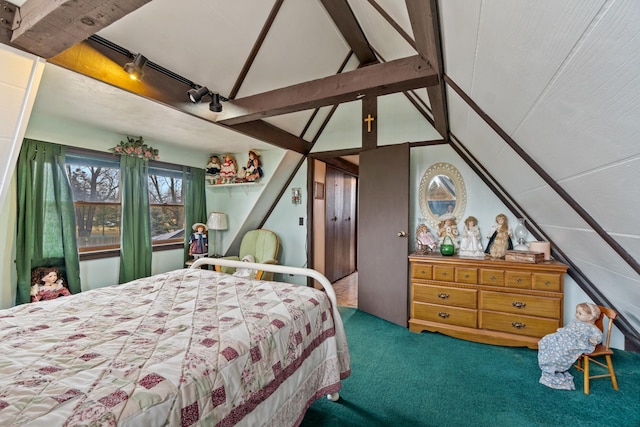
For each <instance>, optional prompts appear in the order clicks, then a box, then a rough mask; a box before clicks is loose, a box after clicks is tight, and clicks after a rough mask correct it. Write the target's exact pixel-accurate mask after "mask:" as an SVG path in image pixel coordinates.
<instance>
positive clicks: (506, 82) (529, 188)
mask: <svg viewBox="0 0 640 427" xmlns="http://www.w3.org/2000/svg"><path fill="white" fill-rule="evenodd" d="M462 3H463V2H459V1H453V2H449V1H447V2H440V3H439V4H440V5H441V14H442V16H443V22H444V23H445V24H444V35H443V40H444V44H445V60H446V64H445V71H446V73H447V75H448V76H449V77H450V78H452V80H453V81H454V82H455V83H456V84H457V85H458V86H460V87H461V88H462V89H463V90H464V91H465V92H466V93H467V94H468V95H469V96H470V97H471V99H473V101H474V102H476V103H477V104H478V105H479V107H480V108H481V109H482V110H483V111H484V112H485V113H486V114H487V115H488V116H489V117H491V118H492V119H493V120H494V121H495V122H496V123H497V124H498V125H499V126H500V127H501V128H502V129H503V130H504V131H506V132H507V134H509V135H510V136H511V137H512V138H513V140H514V141H515V143H516V144H517V145H518V146H519V147H520V148H522V149H523V151H524V153H525V155H526V156H529V157H531V159H532V160H533V162H535V163H536V164H537V165H538V166H539V167H541V169H542V170H543V171H544V172H546V173H547V174H548V175H549V176H550V177H551V178H552V179H554V180H555V181H556V182H558V184H559V185H560V187H561V188H562V190H563V191H565V192H566V193H567V194H568V195H569V197H571V198H572V199H573V200H575V202H577V203H579V204H580V205H581V206H582V208H584V209H585V210H586V212H587V214H588V215H589V216H591V217H592V218H593V219H595V221H596V223H598V224H599V226H601V227H602V228H603V229H604V230H605V231H606V232H608V233H609V235H610V236H612V237H613V238H614V239H616V240H617V242H618V243H619V244H620V245H621V246H622V247H623V248H624V249H626V250H627V251H628V252H629V254H630V255H631V257H632V258H633V259H637V258H638V255H639V254H640V253H639V252H637V248H638V246H640V244H638V242H640V236H638V231H637V228H636V227H635V220H634V214H633V213H634V212H638V210H639V209H640V193H639V192H637V191H633V190H632V189H633V188H634V187H635V186H637V183H638V182H640V173H638V172H636V171H637V170H638V159H639V158H640V155H639V154H640V147H638V145H637V144H629V141H631V140H634V139H637V136H638V135H640V124H639V123H640V122H639V121H638V120H637V117H638V113H640V111H639V110H638V109H639V108H640V84H639V81H638V77H637V76H638V74H637V72H635V73H633V72H632V71H631V70H637V69H638V68H640V64H639V63H638V62H639V61H640V59H638V55H637V54H636V52H637V50H638V45H639V43H640V36H639V34H640V29H638V26H637V22H638V21H639V19H640V8H638V7H637V4H634V3H633V2H624V1H623V2H610V1H604V0H603V1H595V0H594V1H586V2H579V1H569V2H544V3H540V2H526V1H513V2H489V1H482V0H478V1H476V2H472V3H473V5H468V2H466V1H465V2H464V6H463V5H462ZM464 25H466V26H467V27H468V28H466V29H465V28H462V27H464ZM474 28H477V32H474V31H473V29H474ZM472 47H473V49H472ZM471 51H473V52H474V55H473V56H472V58H473V60H470V59H469V56H468V55H469V53H470V52H471ZM448 99H449V112H450V126H451V129H452V133H453V134H454V135H456V137H457V138H459V139H460V140H461V141H462V143H463V145H464V146H465V147H467V149H469V150H470V152H471V153H472V155H473V156H474V157H475V158H476V159H478V161H479V162H480V163H481V164H482V165H483V166H484V167H485V168H486V169H487V170H488V171H489V173H490V174H491V175H492V176H493V177H494V178H495V179H496V181H497V182H498V184H499V185H501V186H502V187H503V188H505V190H506V191H507V192H508V193H509V194H510V196H511V198H512V199H513V200H514V201H515V202H516V203H518V204H519V205H520V206H522V208H523V209H524V210H525V212H526V213H527V214H528V215H530V217H531V218H532V219H533V220H534V221H535V222H536V224H537V225H538V226H539V227H541V229H542V230H543V231H544V232H545V233H546V234H547V235H548V236H549V238H550V239H551V240H552V241H553V242H554V243H556V244H557V245H558V246H559V247H560V248H561V250H562V252H563V253H565V254H566V255H567V256H568V257H569V258H570V259H571V261H572V262H573V263H574V265H575V266H576V267H577V268H578V269H580V270H581V271H582V272H583V273H585V274H586V275H587V277H589V279H590V280H591V281H592V282H593V283H594V285H595V286H596V288H597V289H599V291H600V292H602V293H603V294H604V295H606V298H608V299H609V301H610V302H611V303H613V304H614V305H615V306H616V308H617V309H618V310H619V311H620V312H621V313H622V315H623V316H624V317H625V319H627V320H628V321H629V322H630V323H631V324H632V325H633V326H634V327H635V328H636V330H639V329H640V319H638V315H637V314H634V313H638V312H640V298H639V297H638V295H639V293H640V292H638V287H639V277H638V273H637V271H635V270H634V268H633V267H632V266H631V265H630V263H628V262H627V261H626V260H625V258H624V257H622V256H621V255H620V254H618V253H616V252H615V251H614V250H613V249H612V248H611V247H610V246H609V244H608V243H607V242H606V241H605V240H604V239H603V238H602V237H600V236H599V235H598V234H597V233H596V232H595V230H592V229H591V227H590V226H589V225H588V223H587V222H586V221H585V219H583V218H582V217H581V216H580V215H579V214H578V212H577V211H576V210H575V209H574V208H573V207H572V205H573V204H575V202H573V201H570V202H569V203H568V202H566V201H565V200H563V199H562V197H560V196H559V195H558V194H557V193H556V192H555V190H553V189H552V188H551V187H550V186H549V185H548V184H546V183H544V182H543V180H542V179H541V177H540V176H538V174H537V172H535V171H534V170H533V169H532V168H530V167H529V166H528V165H527V163H526V162H525V161H523V159H522V158H520V156H519V155H518V154H517V153H516V152H515V151H514V150H513V149H512V148H511V147H509V145H508V144H507V142H505V141H504V140H503V139H502V138H500V137H499V136H498V134H496V133H495V132H494V131H493V130H492V129H491V128H490V127H489V126H488V125H487V124H486V123H485V122H484V120H483V119H482V118H481V117H480V116H478V115H477V114H476V113H475V112H474V111H472V109H471V108H468V107H467V106H466V105H465V104H466V103H465V102H464V101H463V100H462V99H461V98H460V97H458V96H457V95H456V94H454V93H452V91H451V90H449V91H448ZM587 147H588V149H587ZM515 177H517V179H514V178H515ZM634 183H635V184H634Z"/></svg>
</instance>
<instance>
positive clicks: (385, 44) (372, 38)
mask: <svg viewBox="0 0 640 427" xmlns="http://www.w3.org/2000/svg"><path fill="white" fill-rule="evenodd" d="M379 3H380V5H381V6H382V7H383V8H384V10H385V12H386V13H387V14H389V16H390V17H391V19H393V20H394V21H395V22H396V23H397V24H398V25H400V26H401V27H402V28H403V30H404V31H405V33H406V34H408V35H409V37H411V38H412V39H413V32H412V29H411V22H410V21H409V15H408V13H407V8H406V7H405V5H404V2H402V1H391V2H389V1H387V2H379ZM384 3H386V4H384ZM349 4H350V6H351V9H352V10H353V13H354V15H355V16H356V18H357V19H358V22H360V26H361V27H362V29H363V31H364V33H365V36H366V37H367V40H369V44H370V45H371V46H373V47H374V49H375V50H376V52H377V53H378V54H379V55H380V56H381V57H382V58H383V59H384V61H392V60H394V59H400V58H406V57H408V56H413V55H415V54H416V53H417V52H416V50H415V49H414V48H413V47H412V46H411V45H410V44H409V42H407V41H406V40H405V39H404V38H403V37H402V36H401V35H400V34H399V33H398V32H397V31H396V30H395V29H394V28H393V27H392V26H391V24H390V23H389V22H388V21H387V20H386V19H385V18H384V17H383V16H382V15H381V14H380V13H379V12H378V11H377V10H375V9H374V8H373V6H372V5H371V2H368V1H365V0H357V1H353V0H352V1H350V2H349Z"/></svg>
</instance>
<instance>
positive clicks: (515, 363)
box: [301, 307, 640, 427]
mask: <svg viewBox="0 0 640 427" xmlns="http://www.w3.org/2000/svg"><path fill="white" fill-rule="evenodd" d="M340 312H341V313H342V319H343V321H344V324H345V330H346V333H347V340H348V342H349V351H350V354H351V369H352V372H351V376H350V377H349V378H347V379H346V380H345V381H344V382H343V388H342V391H341V392H340V400H339V401H338V402H330V401H328V400H327V399H320V400H318V401H316V402H315V403H314V404H313V405H312V406H311V407H310V408H309V410H308V411H307V414H306V415H305V418H304V420H303V422H302V424H301V425H302V426H306V427H308V426H581V427H582V426H599V427H602V426H633V427H638V426H640V354H637V353H631V352H625V351H617V350H616V352H615V354H614V356H613V365H614V369H615V371H616V376H617V378H618V385H619V388H620V390H619V391H615V390H613V388H612V387H611V381H610V380H609V379H608V378H605V379H595V380H591V394H589V395H585V394H584V393H583V391H582V385H583V381H582V376H581V372H579V371H577V370H575V368H572V369H571V371H570V372H571V373H572V374H573V376H574V378H575V384H576V390H574V391H566V390H553V389H550V388H547V387H545V386H543V385H542V384H540V383H538V379H539V378H540V370H539V368H538V359H537V355H538V353H537V351H535V350H530V349H527V348H512V347H499V346H493V345H486V344H478V343H473V342H468V341H464V340H459V339H456V338H451V337H447V336H444V335H441V334H437V333H427V332H425V333H421V334H417V333H412V332H409V330H408V329H405V328H402V327H400V326H397V325H395V324H392V323H389V322H386V321H384V320H382V319H379V318H377V317H374V316H371V315H369V314H366V313H364V312H361V311H358V310H355V309H350V308H344V307H341V308H340Z"/></svg>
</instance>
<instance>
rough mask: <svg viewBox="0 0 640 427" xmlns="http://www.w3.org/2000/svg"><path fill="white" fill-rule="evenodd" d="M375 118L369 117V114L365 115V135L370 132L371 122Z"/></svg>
mask: <svg viewBox="0 0 640 427" xmlns="http://www.w3.org/2000/svg"><path fill="white" fill-rule="evenodd" d="M374 120H375V118H373V117H371V114H367V117H366V118H365V119H364V121H365V122H367V133H369V132H371V122H372V121H374Z"/></svg>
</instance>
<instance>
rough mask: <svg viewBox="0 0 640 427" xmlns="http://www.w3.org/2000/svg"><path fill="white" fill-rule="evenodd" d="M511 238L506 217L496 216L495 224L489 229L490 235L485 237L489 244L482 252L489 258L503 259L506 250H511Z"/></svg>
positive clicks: (502, 215) (503, 215)
mask: <svg viewBox="0 0 640 427" xmlns="http://www.w3.org/2000/svg"><path fill="white" fill-rule="evenodd" d="M511 236H513V233H512V232H511V229H510V228H509V222H508V220H507V216H506V215H505V214H498V216H496V223H495V224H494V225H493V226H492V227H491V234H490V235H489V236H487V237H488V238H489V243H488V244H487V248H486V249H485V250H484V252H485V253H487V254H489V255H491V258H503V257H504V256H505V255H506V254H507V250H512V249H513V242H512V241H511Z"/></svg>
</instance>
